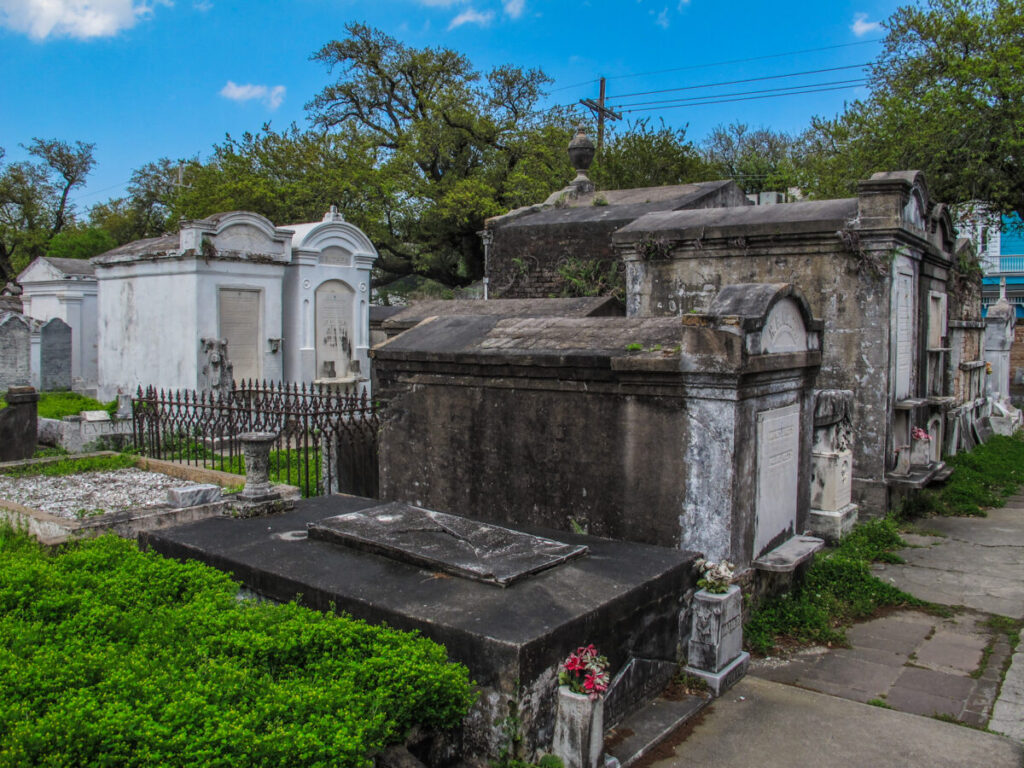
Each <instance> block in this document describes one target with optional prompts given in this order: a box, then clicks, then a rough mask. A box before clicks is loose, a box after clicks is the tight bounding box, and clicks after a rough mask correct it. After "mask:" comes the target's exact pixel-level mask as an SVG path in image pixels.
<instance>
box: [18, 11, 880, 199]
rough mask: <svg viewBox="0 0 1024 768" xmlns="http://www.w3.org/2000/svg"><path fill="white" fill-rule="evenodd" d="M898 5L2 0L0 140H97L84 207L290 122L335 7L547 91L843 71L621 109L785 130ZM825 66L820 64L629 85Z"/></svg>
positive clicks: (840, 75) (816, 105)
mask: <svg viewBox="0 0 1024 768" xmlns="http://www.w3.org/2000/svg"><path fill="white" fill-rule="evenodd" d="M898 4H899V3H897V2H895V0H834V2H827V3H822V2H813V3H810V2H808V3H790V4H780V3H765V2H748V0H718V2H713V1H712V0H584V1H583V2H576V1H575V0H574V1H573V2H556V1H555V0H378V1H377V2H368V1H366V0H364V1H363V2H355V1H354V0H277V2H265V1H264V0H250V1H249V2H227V0H173V2H172V0H0V146H2V147H4V148H5V149H6V150H7V156H6V160H7V161H10V160H18V159H21V158H23V157H24V151H23V150H22V149H21V148H20V147H19V145H20V144H27V143H28V142H29V141H31V139H32V138H33V137H36V136H38V137H40V138H59V139H63V140H66V141H71V140H75V139H80V140H83V141H89V142H95V144H96V153H95V154H96V159H97V165H96V168H95V169H94V170H93V173H92V174H91V176H90V178H89V183H88V186H87V187H86V188H85V189H84V190H82V191H80V192H79V193H78V195H77V196H76V200H77V203H78V205H79V209H80V210H83V209H85V208H86V207H88V206H89V205H91V204H93V203H96V202H101V201H103V200H106V199H107V198H109V197H111V196H114V195H117V194H120V193H121V192H122V191H123V189H124V185H125V183H126V182H127V180H128V178H129V176H130V174H131V171H132V169H133V168H136V167H138V166H140V165H142V164H143V163H145V162H148V161H150V160H155V159H157V158H159V157H163V156H167V157H172V158H178V157H192V156H196V155H198V156H200V157H205V156H206V155H207V154H208V153H209V150H210V147H211V145H212V144H213V143H215V142H218V141H220V140H222V139H223V138H224V135H225V134H226V133H231V134H233V135H238V134H241V133H242V132H243V131H246V130H249V131H256V130H258V129H259V128H260V126H261V125H262V124H263V123H264V122H268V121H269V122H271V123H272V124H273V125H274V126H275V127H277V128H283V127H286V126H287V125H288V124H290V123H291V122H293V121H294V122H297V123H299V124H300V125H304V124H305V122H306V113H305V110H304V105H305V103H306V102H307V101H308V100H309V99H310V98H311V97H312V96H313V95H314V94H316V93H317V92H318V91H319V90H320V89H321V88H322V87H323V86H324V85H326V84H327V83H328V82H329V80H330V79H329V75H328V73H327V71H326V70H325V69H324V68H323V67H322V65H320V64H317V63H315V62H312V61H310V60H309V56H310V54H311V53H313V52H314V51H315V50H317V49H318V48H319V47H320V46H321V45H323V44H324V43H325V42H327V41H329V40H331V39H336V38H340V37H342V36H344V25H345V23H346V22H349V21H362V22H365V23H368V24H370V25H373V26H376V27H378V28H380V29H382V30H383V31H385V32H387V33H388V34H390V35H392V36H394V37H396V38H398V39H399V40H401V41H403V42H404V43H406V44H407V45H410V46H414V47H424V46H446V47H449V48H453V49H455V50H458V51H460V52H462V53H464V54H466V55H467V56H468V57H469V58H470V59H471V61H472V62H473V63H474V64H475V65H476V66H477V67H478V68H479V69H481V70H486V69H489V68H490V67H492V66H495V65H500V64H504V63H511V64H516V65H520V66H523V67H540V68H541V69H543V70H544V71H545V72H547V74H548V75H550V76H551V77H553V78H554V81H555V82H554V83H553V84H552V86H551V89H552V93H551V95H550V97H549V99H548V104H556V103H564V104H572V103H575V102H576V101H577V100H578V99H580V98H585V97H596V96H597V83H596V80H597V79H598V78H599V77H601V76H604V77H606V78H607V84H608V98H609V103H611V104H613V105H614V104H615V103H616V101H617V102H618V103H619V104H638V103H640V102H649V101H654V100H664V99H667V98H672V97H690V98H692V97H694V96H698V95H702V94H745V95H742V96H734V97H733V98H747V96H749V95H750V92H751V91H755V90H761V89H768V88H779V87H782V86H789V85H797V84H810V83H843V84H842V85H840V87H842V88H843V90H830V91H820V92H817V93H812V94H804V95H797V96H787V97H784V98H767V99H759V100H743V101H733V102H727V103H718V104H707V105H703V106H692V105H691V106H686V107H684V108H666V106H665V105H655V108H654V109H652V110H648V111H643V112H634V113H632V114H630V115H629V117H651V118H653V119H655V120H658V119H661V118H663V119H664V120H665V121H666V122H667V123H668V124H670V125H673V126H684V125H685V126H688V127H687V130H688V135H689V136H690V138H692V139H694V140H697V141H699V140H700V139H701V138H702V137H703V136H705V135H706V134H707V132H708V131H709V130H710V129H711V128H713V127H714V126H715V125H718V124H720V123H730V122H733V121H737V120H738V121H743V122H746V123H748V124H750V125H752V126H761V125H764V126H767V127H771V128H774V129H776V130H784V131H798V130H800V129H801V128H803V127H804V126H806V125H807V123H808V121H809V119H810V117H811V116H812V115H815V114H825V115H832V114H834V113H836V112H838V111H840V110H841V109H842V106H843V103H844V101H845V100H851V99H853V98H856V97H857V96H863V95H864V94H865V93H866V91H865V90H864V89H863V88H856V87H845V86H846V85H848V84H849V83H847V81H853V80H856V79H857V78H859V77H862V72H861V71H860V70H859V69H857V68H855V65H860V64H863V63H865V62H868V61H870V60H872V59H873V58H874V57H875V55H877V53H878V51H879V50H880V44H879V43H878V42H872V41H877V40H879V39H880V38H881V37H882V35H883V34H884V31H883V30H881V29H879V28H878V25H877V23H878V22H879V21H882V20H884V19H885V18H886V17H888V16H889V14H891V13H892V12H893V11H894V10H895V8H896V7H897V5H898ZM836 46H842V47H836ZM826 47H827V49H826V50H812V51H808V52H805V53H794V52H797V51H807V50H808V49H820V48H826ZM777 54H785V55H777ZM769 56H770V57H772V58H758V57H769ZM753 58H758V60H754V61H742V62H738V63H732V64H726V65H720V64H719V63H720V62H727V61H735V60H740V59H753ZM710 65H714V66H710ZM840 68H843V69H840ZM823 69H831V70H832V71H828V72H818V73H816V74H809V75H802V76H800V77H792V78H789V77H786V78H777V79H768V80H758V81H753V82H747V83H738V84H732V85H723V86H720V87H718V88H713V89H695V90H689V91H668V92H666V93H661V94H657V95H642V96H628V95H627V94H637V93H643V92H647V91H655V90H665V89H673V88H684V87H692V86H694V85H704V84H708V83H721V82H725V81H734V80H747V79H750V78H767V77H773V76H777V75H788V74H791V73H796V72H808V71H811V70H823ZM663 70H674V71H669V72H665V71H663ZM648 73H655V74H648ZM825 87H833V86H825ZM640 108H641V107H634V109H640Z"/></svg>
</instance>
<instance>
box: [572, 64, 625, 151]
mask: <svg viewBox="0 0 1024 768" xmlns="http://www.w3.org/2000/svg"><path fill="white" fill-rule="evenodd" d="M580 104H582V105H583V106H584V107H586V108H587V109H590V110H592V111H593V112H594V114H595V115H596V116H597V151H598V152H600V151H601V147H603V146H604V121H605V119H606V118H607V119H608V120H621V119H622V115H620V114H619V113H618V112H613V111H612V110H610V109H608V108H607V107H605V105H604V78H603V77H602V78H601V90H600V92H599V94H598V97H597V101H594V100H593V99H580Z"/></svg>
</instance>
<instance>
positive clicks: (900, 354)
mask: <svg viewBox="0 0 1024 768" xmlns="http://www.w3.org/2000/svg"><path fill="white" fill-rule="evenodd" d="M913 284H914V276H913V275H909V274H907V273H906V272H900V273H898V274H897V275H896V399H897V400H903V399H905V398H907V397H910V366H911V363H912V361H913V358H914V330H913V309H914V297H913V295H912V291H913V287H914V285H913Z"/></svg>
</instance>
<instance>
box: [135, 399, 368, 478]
mask: <svg viewBox="0 0 1024 768" xmlns="http://www.w3.org/2000/svg"><path fill="white" fill-rule="evenodd" d="M132 424H133V429H132V436H133V443H134V449H135V450H136V451H138V452H139V453H141V454H142V455H144V456H149V457H150V458H154V459H166V460H170V461H179V462H182V463H186V464H193V465H198V466H203V467H207V468H210V469H219V470H222V471H225V472H233V473H236V474H244V472H245V467H244V459H243V456H242V450H241V444H240V442H239V440H238V435H240V434H242V433H244V432H274V433H276V434H277V436H278V437H277V441H276V443H275V445H274V448H273V450H272V451H271V454H270V472H271V479H272V480H273V481H274V482H278V483H286V484H288V485H297V486H299V487H300V488H301V489H302V493H303V495H304V496H318V495H322V494H327V493H334V492H338V491H340V492H343V493H352V494H355V495H359V496H369V497H376V496H377V493H378V484H377V468H378V464H377V433H378V430H379V428H380V413H379V411H378V408H377V405H376V404H375V403H374V402H373V401H372V400H371V399H370V398H369V397H368V396H367V394H366V392H365V391H363V392H362V393H360V394H346V393H344V392H339V391H337V390H333V389H331V388H328V387H321V386H319V385H298V384H287V383H269V384H268V383H267V382H266V381H264V382H262V383H261V382H254V381H248V382H245V381H243V382H241V383H237V384H235V385H233V386H232V389H231V390H230V391H225V392H196V391H193V390H163V389H160V390H158V389H156V388H155V387H147V388H146V389H145V390H143V389H142V388H141V387H140V388H139V390H138V392H137V393H136V396H135V397H134V398H132Z"/></svg>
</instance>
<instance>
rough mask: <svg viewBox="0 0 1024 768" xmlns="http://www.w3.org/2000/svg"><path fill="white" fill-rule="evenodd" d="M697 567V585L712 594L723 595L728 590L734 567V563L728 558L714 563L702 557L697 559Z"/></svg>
mask: <svg viewBox="0 0 1024 768" xmlns="http://www.w3.org/2000/svg"><path fill="white" fill-rule="evenodd" d="M697 567H698V568H699V569H700V579H698V580H697V586H698V587H700V588H701V589H703V590H704V591H705V592H710V593H711V594H713V595H724V594H725V593H726V592H728V591H729V585H730V584H732V578H733V571H734V570H735V569H736V566H735V565H733V564H732V563H730V562H729V561H728V560H723V561H722V562H720V563H714V562H712V561H710V560H704V559H703V558H702V559H700V560H698V561H697Z"/></svg>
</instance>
